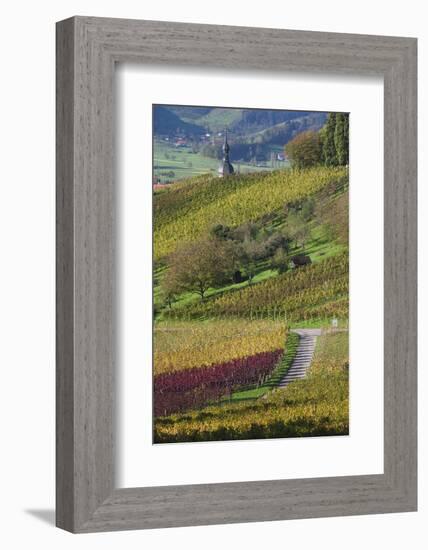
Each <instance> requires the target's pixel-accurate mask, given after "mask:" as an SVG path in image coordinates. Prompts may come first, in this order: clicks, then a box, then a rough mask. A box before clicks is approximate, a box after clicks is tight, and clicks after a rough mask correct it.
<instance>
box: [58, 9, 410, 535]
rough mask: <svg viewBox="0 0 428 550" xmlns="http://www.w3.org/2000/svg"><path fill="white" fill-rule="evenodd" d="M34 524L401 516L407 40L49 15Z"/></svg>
mask: <svg viewBox="0 0 428 550" xmlns="http://www.w3.org/2000/svg"><path fill="white" fill-rule="evenodd" d="M57 220H58V223H57V525H58V526H59V527H61V528H64V529H67V530H69V531H72V532H93V531H105V530H120V529H140V528H158V527H170V526H185V525H203V524H214V523H233V522H246V521H247V522H248V521H269V520H280V519H291V518H305V517H306V518H310V517H320V516H335V515H350V514H368V513H385V512H402V511H412V510H415V509H416V486H417V485H416V484H417V476H416V474H417V463H416V40H415V39H412V38H398V37H382V36H363V35H341V34H330V33H316V32H303V31H287V30H277V29H257V28H241V27H228V26H212V25H194V24H183V23H169V22H153V21H132V20H116V19H100V18H87V17H74V18H71V19H68V20H65V21H62V22H60V23H58V26H57Z"/></svg>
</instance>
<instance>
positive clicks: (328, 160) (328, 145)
mask: <svg viewBox="0 0 428 550" xmlns="http://www.w3.org/2000/svg"><path fill="white" fill-rule="evenodd" d="M335 129H336V113H329V114H328V117H327V122H326V125H325V133H324V137H323V157H324V163H325V165H326V166H336V165H337V157H336V147H335V143H334V134H335Z"/></svg>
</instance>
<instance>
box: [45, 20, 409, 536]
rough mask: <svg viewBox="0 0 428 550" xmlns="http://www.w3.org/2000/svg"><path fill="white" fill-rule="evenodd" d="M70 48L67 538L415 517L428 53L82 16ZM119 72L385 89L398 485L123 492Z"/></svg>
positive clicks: (63, 494) (64, 144) (389, 405)
mask: <svg viewBox="0 0 428 550" xmlns="http://www.w3.org/2000/svg"><path fill="white" fill-rule="evenodd" d="M56 47H57V352H56V353H57V372H56V375H57V382H56V391H57V411H56V413H57V433H56V435H57V445H56V464H57V473H56V483H57V485H56V486H57V489H56V491H57V493H56V518H57V519H56V522H57V526H58V527H61V528H63V529H66V530H69V531H72V532H76V533H77V532H79V533H83V532H93V531H107V530H120V529H143V528H159V527H173V526H185V525H203V524H216V523H235V522H252V521H270V520H284V519H293V518H311V517H320V516H340V515H352V514H374V513H386V512H405V511H414V510H416V508H417V424H416V412H417V406H416V397H417V386H416V357H417V350H416V334H417V328H416V322H417V315H416V299H417V290H416V267H417V261H416V247H417V242H416V164H417V163H416V160H417V153H416V145H417V143H416V140H417V136H416V122H417V119H416V113H417V106H416V87H417V76H416V70H417V69H416V65H417V63H416V57H417V54H416V48H417V42H416V39H414V38H398V37H386V36H364V35H351V34H332V33H322V32H302V31H290V30H278V29H260V28H244V27H232V26H214V25H196V24H183V23H168V22H156V21H134V20H121V19H103V18H91V17H73V18H71V19H67V20H65V21H61V22H59V23H58V24H57V45H56ZM118 62H136V63H140V64H143V65H144V64H147V65H149V64H163V65H168V64H169V65H174V66H178V65H180V66H193V67H196V68H197V67H201V66H204V67H207V66H210V67H219V68H232V69H245V70H251V71H264V70H269V71H275V72H278V73H281V71H299V72H335V73H339V74H361V75H367V74H369V75H380V76H382V77H383V79H384V109H385V113H384V124H385V126H384V155H385V157H384V184H385V197H384V220H385V233H384V251H385V264H384V265H385V272H384V273H385V275H384V289H385V290H384V292H385V296H384V302H385V305H384V307H385V312H384V335H385V349H384V358H385V360H384V407H385V408H384V473H383V474H378V475H357V476H349V477H331V478H315V479H297V480H272V481H252V482H246V483H219V484H209V485H205V484H204V485H190V486H189V485H183V486H167V487H150V488H144V487H140V488H129V489H128V488H127V489H117V488H116V487H115V485H114V468H115V430H114V427H115V418H114V416H115V415H114V396H115V376H114V370H115V349H114V348H115V346H114V342H115V326H114V320H115V307H114V304H115V299H114V296H115V271H116V268H115V183H114V168H113V159H114V125H113V118H114V85H113V84H114V70H115V63H118ZM148 122H149V121H148ZM368 307H369V304H368ZM361 452H364V450H363V449H362V451H361ZM141 467H142V468H144V464H142V465H141Z"/></svg>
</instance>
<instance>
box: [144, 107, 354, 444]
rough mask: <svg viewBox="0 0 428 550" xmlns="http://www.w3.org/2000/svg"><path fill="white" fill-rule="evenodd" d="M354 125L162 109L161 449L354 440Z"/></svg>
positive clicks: (156, 249)
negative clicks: (351, 164) (351, 184)
mask: <svg viewBox="0 0 428 550" xmlns="http://www.w3.org/2000/svg"><path fill="white" fill-rule="evenodd" d="M348 176H349V114H348V113H337V112H311V111H292V110H273V109H259V108H257V109H251V108H236V107H201V106H184V105H158V104H156V105H153V183H152V185H153V308H154V316H153V442H154V443H184V442H196V441H225V440H243V439H246V440H248V439H267V438H291V437H292V438H295V437H310V436H312V437H313V436H343V435H348V434H349V354H348V347H349V346H348V313H349V261H348V260H349V221H348V217H349V215H348V210H349V208H348V206H349V190H348V187H349V177H348Z"/></svg>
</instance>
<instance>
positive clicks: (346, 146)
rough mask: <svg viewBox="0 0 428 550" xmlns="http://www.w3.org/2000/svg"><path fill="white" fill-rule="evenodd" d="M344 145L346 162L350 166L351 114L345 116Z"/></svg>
mask: <svg viewBox="0 0 428 550" xmlns="http://www.w3.org/2000/svg"><path fill="white" fill-rule="evenodd" d="M343 135H344V144H345V162H344V164H349V113H346V114H345V125H344V129H343Z"/></svg>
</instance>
